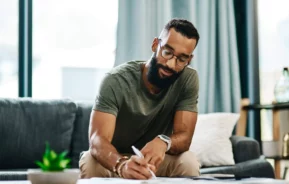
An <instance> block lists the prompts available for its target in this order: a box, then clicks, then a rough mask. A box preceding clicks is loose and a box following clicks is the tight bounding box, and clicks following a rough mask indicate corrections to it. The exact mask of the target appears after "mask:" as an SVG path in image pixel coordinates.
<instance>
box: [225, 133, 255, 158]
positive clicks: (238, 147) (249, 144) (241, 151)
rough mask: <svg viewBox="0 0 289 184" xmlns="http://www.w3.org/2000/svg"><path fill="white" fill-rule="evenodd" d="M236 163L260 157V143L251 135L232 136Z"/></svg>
mask: <svg viewBox="0 0 289 184" xmlns="http://www.w3.org/2000/svg"><path fill="white" fill-rule="evenodd" d="M230 140H231V142H232V147H233V154H234V160H235V163H240V162H245V161H248V160H253V159H257V158H259V157H260V146H259V143H258V142H257V141H256V140H255V139H253V138H249V137H243V136H231V137H230Z"/></svg>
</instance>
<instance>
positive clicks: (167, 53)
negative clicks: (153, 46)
mask: <svg viewBox="0 0 289 184" xmlns="http://www.w3.org/2000/svg"><path fill="white" fill-rule="evenodd" d="M161 41H162V40H161V39H159V44H160V51H161V56H162V57H163V58H164V59H167V60H170V59H172V58H173V57H174V56H175V57H176V63H177V65H178V66H179V67H182V68H184V67H185V66H187V65H188V64H189V61H190V57H187V56H176V55H174V52H173V51H172V50H171V49H169V48H166V47H163V46H162V45H161Z"/></svg>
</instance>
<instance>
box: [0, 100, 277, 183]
mask: <svg viewBox="0 0 289 184" xmlns="http://www.w3.org/2000/svg"><path fill="white" fill-rule="evenodd" d="M91 108H92V102H91V103H85V102H74V101H72V100H68V99H61V100H34V99H29V98H18V99H7V98H5V99H1V98H0V180H25V179H26V178H27V173H26V170H27V169H28V168H37V166H36V165H35V163H34V162H35V161H36V160H41V158H42V153H43V151H44V149H45V142H46V141H48V142H49V143H50V145H51V147H52V149H54V150H55V151H56V152H60V151H63V150H68V151H69V157H70V158H71V160H72V162H71V167H72V168H78V160H79V155H80V153H81V152H82V151H84V150H87V149H88V125H89V117H90V112H91ZM231 141H232V145H233V151H234V159H235V162H236V165H233V166H221V167H209V168H202V169H201V173H202V174H208V173H227V174H235V175H236V176H240V177H241V176H245V177H269V178H273V177H274V172H273V168H272V167H271V165H270V164H269V163H268V162H267V161H266V160H265V159H264V158H262V157H260V149H259V145H258V142H256V141H255V140H253V139H250V138H246V137H237V136H232V137H231Z"/></svg>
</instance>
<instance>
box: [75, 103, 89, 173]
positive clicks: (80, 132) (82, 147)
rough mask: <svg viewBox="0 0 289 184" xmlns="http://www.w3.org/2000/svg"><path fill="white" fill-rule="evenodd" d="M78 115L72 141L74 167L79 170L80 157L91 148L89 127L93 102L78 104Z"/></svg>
mask: <svg viewBox="0 0 289 184" xmlns="http://www.w3.org/2000/svg"><path fill="white" fill-rule="evenodd" d="M76 105H77V113H76V120H75V122H74V130H73V134H72V141H71V158H72V167H73V168H78V161H79V156H80V153H81V152H82V151H86V150H88V148H89V142H88V127H89V119H90V113H91V110H92V106H93V103H92V102H76Z"/></svg>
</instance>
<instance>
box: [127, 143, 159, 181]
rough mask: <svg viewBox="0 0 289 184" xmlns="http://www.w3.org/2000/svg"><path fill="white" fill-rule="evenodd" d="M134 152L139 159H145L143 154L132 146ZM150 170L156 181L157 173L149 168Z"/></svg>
mask: <svg viewBox="0 0 289 184" xmlns="http://www.w3.org/2000/svg"><path fill="white" fill-rule="evenodd" d="M132 150H133V152H134V153H135V154H136V155H137V156H138V157H140V158H144V156H143V154H142V153H141V152H140V150H138V149H137V148H136V147H134V146H132ZM148 170H149V172H150V173H151V175H152V176H153V177H152V178H153V179H156V178H157V177H156V175H155V173H154V172H153V171H152V170H151V169H150V168H148Z"/></svg>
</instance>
